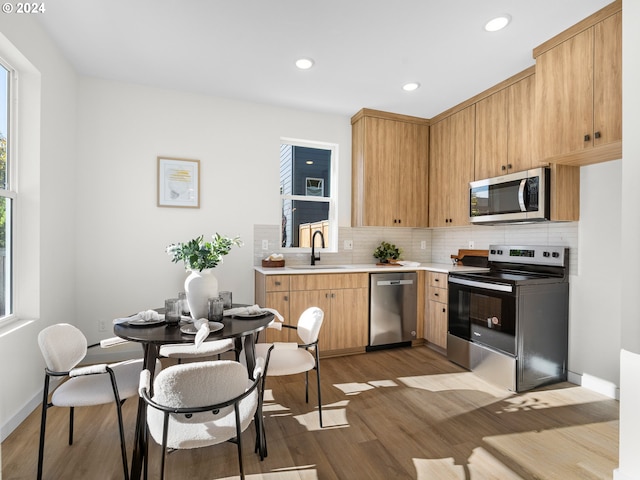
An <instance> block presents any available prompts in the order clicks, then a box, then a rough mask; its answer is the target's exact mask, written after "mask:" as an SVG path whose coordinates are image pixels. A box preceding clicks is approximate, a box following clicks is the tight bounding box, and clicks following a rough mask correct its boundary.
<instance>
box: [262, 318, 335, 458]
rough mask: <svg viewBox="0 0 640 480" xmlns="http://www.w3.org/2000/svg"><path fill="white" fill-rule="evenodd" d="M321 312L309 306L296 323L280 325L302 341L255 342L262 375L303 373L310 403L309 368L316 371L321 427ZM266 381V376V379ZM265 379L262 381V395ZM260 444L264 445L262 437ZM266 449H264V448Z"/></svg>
mask: <svg viewBox="0 0 640 480" xmlns="http://www.w3.org/2000/svg"><path fill="white" fill-rule="evenodd" d="M323 319H324V312H323V311H322V309H320V308H318V307H310V308H308V309H306V310H305V311H304V312H302V315H300V318H299V319H298V324H297V326H293V325H287V324H283V325H282V328H289V329H294V330H296V332H297V334H298V337H299V339H300V340H301V343H297V342H275V343H273V344H266V343H258V344H256V358H264V359H265V375H266V376H267V377H274V376H280V375H294V374H296V373H303V372H304V374H305V401H306V402H307V403H309V371H310V370H315V371H316V378H317V381H318V415H319V417H320V427H321V428H322V395H321V393H320V352H319V347H318V335H319V333H320V327H322V321H323ZM265 380H266V379H265ZM265 383H266V381H265V382H263V384H262V393H263V394H264V386H265ZM263 443H264V444H265V445H266V442H265V439H263ZM265 451H266V450H265Z"/></svg>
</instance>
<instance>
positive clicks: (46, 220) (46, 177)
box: [0, 15, 76, 439]
mask: <svg viewBox="0 0 640 480" xmlns="http://www.w3.org/2000/svg"><path fill="white" fill-rule="evenodd" d="M0 32H2V35H1V36H2V39H1V40H2V41H1V42H0V52H1V54H2V55H3V56H5V57H13V58H6V59H7V60H9V61H10V62H11V63H13V66H14V67H16V68H17V69H19V70H20V71H23V72H24V71H28V75H27V76H26V77H24V76H23V77H22V78H21V79H19V81H20V82H21V83H19V85H18V88H19V90H18V91H19V96H20V97H19V101H20V106H21V108H22V110H21V114H22V115H21V117H20V120H19V121H20V124H19V127H20V128H21V130H20V132H21V134H22V137H21V138H20V139H19V144H18V147H19V150H18V154H19V155H21V157H20V162H21V163H20V166H19V171H18V194H19V196H20V197H19V206H18V208H19V210H20V211H19V219H18V225H17V226H16V233H17V235H18V236H17V237H16V243H17V246H16V269H17V271H16V277H15V281H16V284H17V285H18V286H19V288H20V291H19V295H18V297H17V299H16V305H15V308H16V312H17V313H18V315H19V316H20V318H21V320H20V321H19V322H17V323H14V324H12V325H11V326H9V327H5V328H1V329H0V364H2V365H3V368H2V369H0V372H2V373H0V385H2V395H1V396H0V402H1V403H0V435H1V436H2V438H3V439H4V437H5V436H6V435H7V434H8V433H9V432H10V431H11V430H12V429H13V428H15V426H16V425H17V424H18V423H19V422H20V421H21V419H22V418H24V416H26V415H27V414H29V413H30V411H31V409H32V408H34V407H35V406H36V405H37V404H38V403H39V401H40V395H41V394H40V390H41V388H42V382H43V376H44V375H43V367H44V362H43V361H42V358H41V355H40V351H39V349H38V346H37V343H36V336H37V333H38V332H39V331H40V330H41V329H42V328H44V327H45V326H47V325H49V324H52V323H57V322H64V321H69V322H72V323H73V322H75V319H76V315H75V305H74V302H73V299H74V297H75V282H76V278H75V261H76V258H75V251H76V243H75V195H76V189H75V183H76V182H75V165H76V152H75V149H76V142H75V135H76V117H75V111H76V76H75V73H74V72H73V70H72V69H71V68H70V66H69V64H68V63H67V62H66V60H65V59H64V58H62V57H61V56H60V54H59V52H58V50H57V49H56V48H55V47H54V46H53V45H52V44H51V43H50V42H49V40H48V38H47V37H46V35H45V34H44V32H43V31H42V29H41V28H40V26H39V24H38V23H37V22H36V21H35V20H34V19H33V18H30V17H28V16H21V15H2V16H0ZM18 57H19V58H18ZM14 59H17V62H14ZM25 80H26V81H25Z"/></svg>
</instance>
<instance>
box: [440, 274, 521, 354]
mask: <svg viewBox="0 0 640 480" xmlns="http://www.w3.org/2000/svg"><path fill="white" fill-rule="evenodd" d="M516 312H517V295H516V287H514V286H513V285H510V284H501V283H491V282H483V281H477V280H469V279H465V278H464V277H457V276H454V275H450V276H449V334H451V335H453V336H456V337H459V338H463V339H465V340H467V341H469V342H473V343H478V344H481V345H485V346H487V347H490V348H492V349H495V350H499V351H501V352H504V353H507V354H509V355H513V356H515V355H516V323H517V322H516Z"/></svg>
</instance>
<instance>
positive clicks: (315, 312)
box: [298, 307, 324, 343]
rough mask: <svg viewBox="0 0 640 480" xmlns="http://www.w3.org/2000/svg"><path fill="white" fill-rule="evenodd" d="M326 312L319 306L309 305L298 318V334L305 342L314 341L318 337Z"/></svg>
mask: <svg viewBox="0 0 640 480" xmlns="http://www.w3.org/2000/svg"><path fill="white" fill-rule="evenodd" d="M323 319H324V312H323V311H322V309H321V308H318V307H309V308H307V309H306V310H305V311H304V312H302V315H300V318H299V319H298V336H299V337H300V338H301V339H302V341H303V342H304V343H313V342H315V341H316V340H317V339H318V335H319V334H320V327H321V326H322V320H323Z"/></svg>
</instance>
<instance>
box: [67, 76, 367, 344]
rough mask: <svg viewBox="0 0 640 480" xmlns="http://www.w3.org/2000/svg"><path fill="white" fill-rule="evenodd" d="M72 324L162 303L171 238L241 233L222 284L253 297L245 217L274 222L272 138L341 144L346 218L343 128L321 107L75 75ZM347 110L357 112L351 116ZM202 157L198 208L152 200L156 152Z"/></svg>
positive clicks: (94, 336) (172, 275)
mask: <svg viewBox="0 0 640 480" xmlns="http://www.w3.org/2000/svg"><path fill="white" fill-rule="evenodd" d="M78 105H79V108H78V165H77V172H78V182H77V193H78V203H77V208H76V213H77V216H78V222H79V225H78V226H79V228H78V231H77V240H78V242H77V245H78V249H77V260H78V270H77V278H78V284H77V290H76V302H77V312H78V316H77V324H78V325H79V326H81V328H82V329H83V331H84V332H85V333H86V334H87V336H88V337H89V339H90V341H97V340H98V339H99V338H101V337H105V336H107V334H105V333H101V332H98V330H97V328H98V321H99V320H104V319H107V320H111V319H112V318H115V317H120V316H123V315H126V314H130V313H133V312H137V311H140V310H142V309H146V308H152V307H157V306H161V305H163V301H164V299H165V298H168V297H171V296H175V295H176V294H177V292H178V291H179V290H183V287H182V285H183V282H184V279H185V278H186V273H185V271H184V267H183V266H182V264H174V263H171V261H170V258H169V257H168V256H167V255H166V253H165V247H166V246H167V245H169V244H170V243H174V242H180V241H186V240H189V239H191V238H193V237H195V236H197V235H200V234H204V235H206V236H210V235H212V234H214V233H215V232H220V233H221V234H226V235H230V236H235V235H240V236H241V237H242V239H243V240H244V242H245V246H244V247H243V248H239V249H237V248H234V249H233V250H232V251H231V253H230V254H229V255H228V256H227V257H225V260H224V264H223V265H220V266H218V267H217V268H216V271H215V274H216V276H217V277H218V282H219V286H220V289H224V290H231V291H233V293H234V301H238V302H252V301H253V270H252V266H253V227H254V224H279V223H280V215H279V208H280V203H279V202H280V200H279V151H280V138H281V137H290V138H298V139H306V140H318V141H324V142H330V143H336V144H338V145H339V153H338V155H339V164H338V168H339V175H340V182H339V193H338V194H339V198H340V206H339V208H340V210H339V222H340V224H342V225H348V224H349V223H350V210H351V208H350V206H351V203H350V199H351V195H350V185H351V161H350V158H351V125H350V119H349V118H348V117H344V116H336V115H323V114H315V113H308V112H303V111H297V110H290V109H283V108H276V107H271V106H266V105H259V104H251V103H245V102H238V101H233V100H225V99H220V98H213V97H207V96H202V95H192V94H187V93H181V92H176V91H170V90H160V89H154V88H148V87H143V86H137V85H131V84H123V83H116V82H110V81H105V80H98V79H94V78H81V79H80V83H79V90H78ZM354 113H355V112H354ZM159 155H160V156H169V157H178V158H187V159H198V160H200V170H201V179H200V188H201V200H200V205H201V206H200V208H199V209H184V208H159V207H157V206H156V198H157V197H156V195H157V190H156V185H157V161H156V158H157V156H159Z"/></svg>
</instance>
